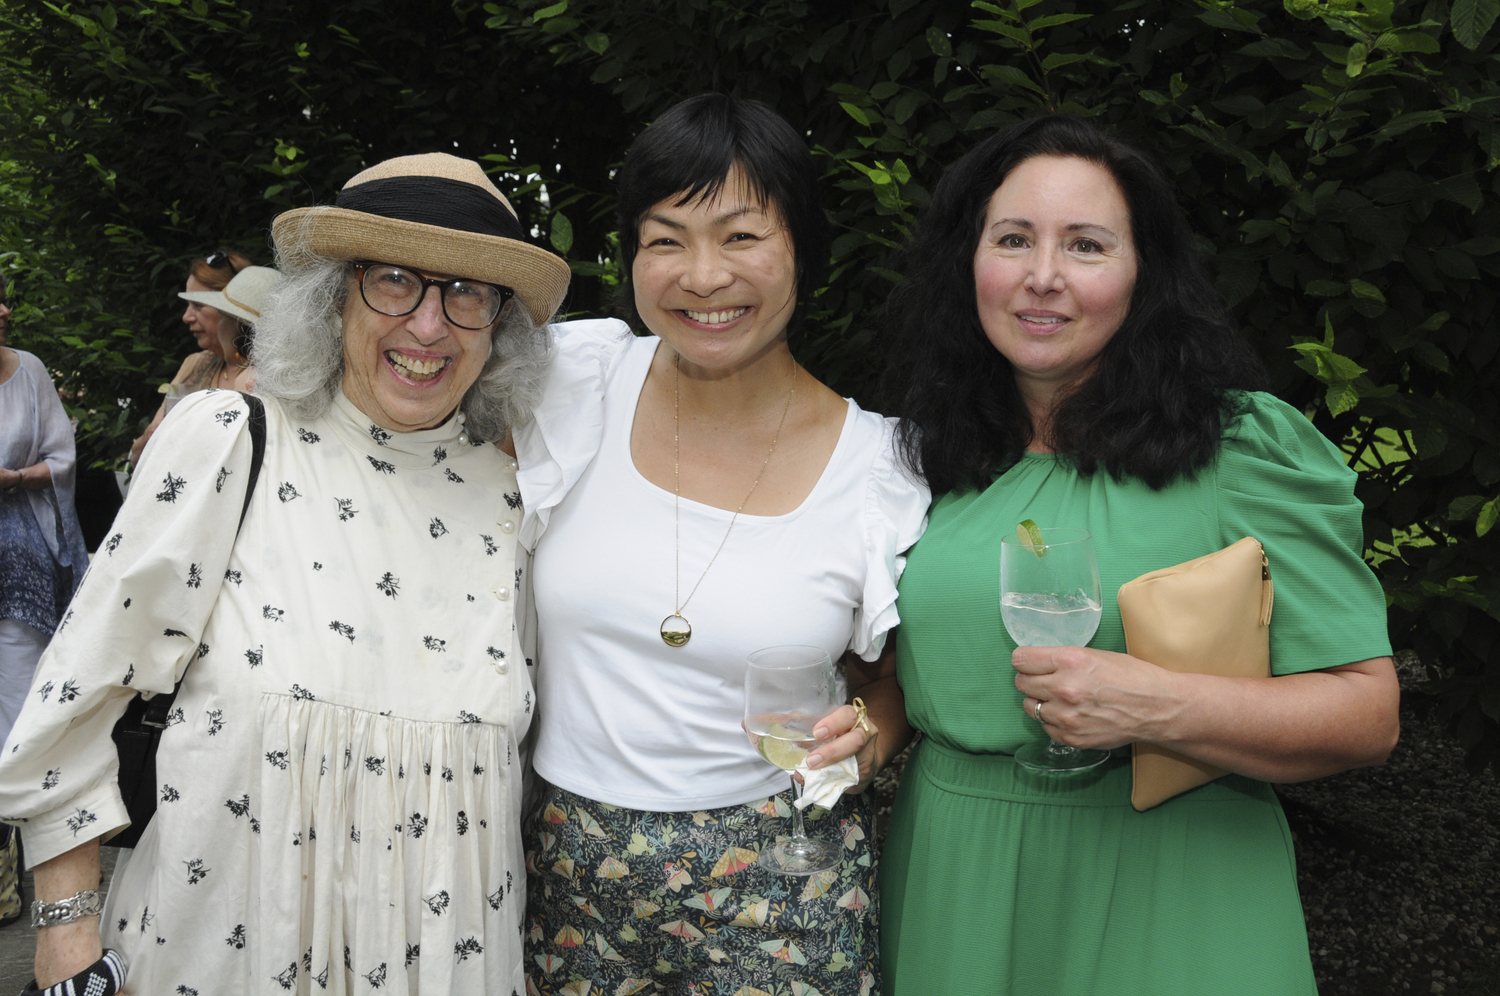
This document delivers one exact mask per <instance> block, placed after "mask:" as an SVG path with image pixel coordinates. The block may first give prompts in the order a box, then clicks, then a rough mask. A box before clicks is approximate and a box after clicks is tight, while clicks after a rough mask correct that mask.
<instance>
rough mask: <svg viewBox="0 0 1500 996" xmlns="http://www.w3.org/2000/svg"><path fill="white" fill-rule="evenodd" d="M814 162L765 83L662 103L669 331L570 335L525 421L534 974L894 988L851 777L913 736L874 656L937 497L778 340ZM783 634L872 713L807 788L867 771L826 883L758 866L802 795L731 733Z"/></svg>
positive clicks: (635, 251)
mask: <svg viewBox="0 0 1500 996" xmlns="http://www.w3.org/2000/svg"><path fill="white" fill-rule="evenodd" d="M816 178H817V171H816V169H815V167H814V165H813V161H812V157H811V155H809V153H808V151H807V148H806V146H805V145H804V144H803V142H802V140H801V139H800V138H799V137H798V135H797V133H796V132H795V131H794V130H793V129H792V128H791V127H790V126H789V125H788V124H787V123H786V122H785V121H784V120H782V119H781V118H780V117H779V116H777V114H776V113H775V112H774V111H772V110H771V109H770V108H768V107H766V106H765V105H763V104H760V103H758V102H755V101H749V100H741V99H738V98H734V97H728V96H723V95H718V94H706V95H703V96H699V97H695V98H692V99H690V100H687V101H684V102H683V103H681V104H678V105H677V106H676V107H674V108H672V109H671V110H669V111H667V112H666V113H665V114H663V115H662V116H661V117H659V118H658V119H657V120H656V122H655V123H654V124H653V125H652V126H651V127H650V128H648V129H646V130H645V131H644V132H643V133H642V134H641V135H640V136H639V137H638V138H637V139H636V141H635V143H634V144H633V145H632V146H631V148H630V151H629V153H628V154H627V157H626V160H625V166H624V168H623V169H622V170H621V171H620V175H619V187H620V190H619V194H620V217H621V232H620V245H621V248H622V251H623V256H624V263H625V270H626V272H627V273H628V274H629V275H630V285H631V289H632V290H633V311H634V317H636V318H638V319H639V322H640V324H641V325H644V326H645V328H646V329H648V330H649V331H650V332H651V333H654V334H653V335H649V336H643V337H636V336H634V335H632V334H631V333H630V330H629V328H628V327H627V326H626V325H625V324H624V323H622V322H617V321H608V320H606V321H588V322H570V323H566V324H562V325H558V326H554V333H555V336H556V342H557V346H558V356H557V363H556V367H555V369H554V372H553V374H552V376H551V379H550V380H549V382H548V385H547V389H546V394H545V397H544V399H543V401H542V403H541V404H540V406H539V407H538V408H537V411H536V417H535V420H534V421H533V422H531V423H529V424H528V425H526V426H524V427H521V428H518V429H517V431H516V446H517V456H518V459H519V460H520V462H521V472H520V483H521V491H522V496H523V498H524V505H525V510H526V511H525V519H524V521H523V525H522V532H521V542H522V544H523V545H525V546H527V547H528V548H530V549H532V550H534V552H535V559H534V562H533V567H532V570H533V577H532V581H533V584H534V591H535V598H536V606H537V611H538V615H539V631H538V654H539V662H538V663H539V668H538V671H539V675H540V684H539V688H538V697H539V710H538V713H537V719H536V723H537V725H538V736H537V740H536V745H535V751H534V763H535V767H536V771H537V774H538V775H540V776H541V778H542V779H543V780H544V785H543V794H542V798H541V801H540V802H539V804H538V805H537V807H536V809H535V811H534V812H533V814H532V815H531V817H530V818H529V820H528V821H527V826H526V830H525V833H526V840H527V863H528V870H529V872H530V882H529V886H528V902H529V906H528V914H527V930H528V935H527V936H528V955H529V956H530V957H528V961H527V964H528V971H529V973H530V982H531V984H532V985H533V986H534V987H535V991H537V992H540V993H543V994H552V993H581V992H597V991H600V990H599V989H595V988H592V987H595V986H597V987H601V988H602V991H604V992H606V993H635V992H638V991H642V990H645V989H647V988H649V987H650V986H651V985H652V984H653V983H654V984H655V985H656V986H657V987H658V988H657V989H656V990H655V991H660V992H671V993H687V992H693V993H699V992H704V993H707V992H712V993H722V994H726V996H728V994H733V993H736V992H738V991H741V990H742V989H745V988H747V987H748V988H749V989H751V990H754V991H766V990H769V989H772V988H775V989H776V990H777V991H786V992H793V993H810V992H819V993H823V994H825V996H842V994H850V996H853V994H861V996H868V994H869V993H870V992H872V991H873V990H875V989H877V988H878V985H879V961H878V958H879V954H878V939H877V915H876V910H875V908H874V906H873V902H874V900H873V897H874V896H875V894H876V889H875V884H874V878H875V853H874V848H873V837H874V834H875V825H874V816H875V810H874V804H873V800H872V798H871V797H870V794H869V793H866V792H865V791H864V790H865V788H866V787H867V786H868V784H869V781H870V779H871V778H872V777H873V776H874V773H875V772H876V771H877V770H878V769H879V767H880V766H881V765H882V764H884V763H885V762H886V761H887V760H889V757H888V756H887V754H888V753H889V751H883V750H882V744H883V743H885V744H889V743H891V742H904V739H905V737H904V736H900V737H895V738H894V739H893V738H892V736H891V734H893V733H903V734H904V729H903V728H904V726H905V723H906V717H905V709H904V705H903V703H902V700H901V695H900V690H899V688H897V686H896V683H895V675H894V667H893V666H891V662H890V660H889V659H888V658H887V659H885V660H884V661H882V659H881V651H882V647H883V645H884V642H885V636H886V633H887V632H888V631H889V630H890V629H891V627H893V626H894V625H896V622H897V616H896V610H895V601H896V580H897V577H898V575H899V573H900V568H901V565H902V562H903V559H902V556H901V555H902V553H903V552H904V551H905V550H906V549H907V548H908V547H909V546H910V545H911V544H912V543H914V542H915V541H916V539H917V537H918V536H919V535H920V534H921V531H922V527H923V524H924V521H925V519H924V516H925V513H926V510H927V504H928V500H929V496H928V493H927V490H926V488H925V487H924V486H923V485H921V484H920V483H918V482H915V481H913V480H911V479H910V478H909V477H907V476H906V475H905V474H904V473H903V472H902V471H901V470H900V469H899V463H898V461H897V460H896V458H895V457H894V456H893V452H892V445H891V436H892V424H891V422H890V421H889V420H887V419H884V418H882V417H881V416H879V415H875V414H873V413H870V412H865V411H862V410H860V408H859V406H858V405H856V404H855V403H854V402H853V401H849V400H845V399H843V398H840V397H839V396H838V395H836V394H835V393H834V392H832V391H831V390H829V389H828V388H827V387H825V386H824V385H822V384H821V383H819V382H818V381H817V380H816V379H814V378H813V377H812V375H811V374H809V373H808V372H807V371H806V370H804V369H803V368H802V367H801V366H799V365H798V363H797V361H796V360H795V359H794V358H793V356H792V353H791V351H790V349H789V348H788V346H787V330H788V326H789V325H790V324H791V323H792V321H793V316H794V313H795V311H796V305H797V296H798V294H799V292H801V293H803V294H806V293H809V292H810V291H811V290H812V289H813V288H816V287H818V286H819V285H820V283H821V275H822V269H823V265H824V262H825V261H826V260H827V258H828V226H827V221H826V219H825V218H824V215H823V212H822V209H821V208H820V207H819V204H818V197H817V189H816ZM684 637H686V639H684ZM782 644H806V645H814V646H818V647H821V648H823V649H825V650H826V651H827V652H828V654H829V656H830V657H831V658H832V659H833V660H835V661H839V660H843V661H844V662H845V673H846V675H847V685H848V689H847V691H848V692H849V693H851V694H852V695H858V696H860V697H862V698H863V700H864V702H865V703H866V704H867V705H868V709H869V714H868V719H866V720H864V722H863V725H861V723H860V721H859V720H858V719H857V718H856V710H855V709H854V708H853V707H851V706H844V707H842V708H840V709H839V710H837V711H836V712H834V713H831V714H830V715H829V716H828V717H827V718H826V720H825V723H824V725H825V726H826V732H825V733H824V734H823V736H822V737H820V739H828V740H829V741H830V742H828V743H827V744H826V745H824V746H822V747H820V748H818V749H817V750H816V751H815V752H814V755H813V756H811V757H809V759H808V763H809V766H810V767H812V768H813V769H815V771H814V774H813V776H812V778H813V780H814V781H818V780H820V777H821V780H823V781H825V782H826V781H827V780H828V778H829V775H828V774H827V771H828V769H829V768H830V767H831V766H833V765H835V763H836V762H840V761H842V760H844V759H845V758H848V757H851V756H852V757H856V758H857V759H858V770H859V776H858V783H857V784H855V785H852V786H850V787H849V789H848V791H847V793H846V794H844V795H841V796H840V795H834V796H833V798H834V799H836V800H837V801H836V802H834V803H833V808H832V810H831V811H827V812H826V813H824V812H823V811H821V810H818V809H816V808H814V809H811V810H809V811H808V812H809V815H810V818H809V820H808V826H809V833H810V834H812V835H814V836H822V837H825V838H831V839H837V840H841V841H842V843H843V851H842V853H843V860H842V861H841V863H840V864H838V865H837V866H835V867H834V868H832V869H829V870H826V871H822V872H819V873H817V874H814V875H811V876H801V877H794V876H788V875H780V874H776V873H774V872H771V871H768V870H766V869H765V868H763V867H761V866H759V865H756V864H755V860H756V856H757V853H758V852H759V850H760V849H761V848H762V847H765V846H769V845H770V844H773V843H775V841H776V838H777V837H778V836H784V835H786V834H787V833H788V832H789V824H790V820H789V816H790V813H791V810H790V803H791V792H790V791H789V789H788V783H787V781H786V776H785V774H784V773H783V772H782V771H781V770H779V769H778V768H775V767H773V766H772V765H770V764H768V763H767V762H766V761H765V760H764V759H763V758H761V757H760V756H759V755H758V754H757V753H756V751H755V750H754V749H753V748H752V746H751V744H750V742H749V740H748V738H747V737H746V735H745V732H744V730H743V729H742V728H741V722H740V721H741V717H742V714H743V707H744V692H743V687H744V684H743V682H744V673H745V669H746V658H747V657H748V655H749V654H750V653H752V652H753V651H755V650H758V649H761V648H764V647H768V646H774V645H782ZM882 729H883V730H885V731H886V732H887V736H886V737H885V738H881V737H880V736H879V735H878V731H879V730H882ZM820 754H821V755H822V756H821V757H818V756H817V755H820ZM820 771H821V772H823V773H824V774H822V775H821V776H820V775H819V772H820ZM835 784H836V783H835ZM835 791H836V789H835ZM773 983H775V984H776V985H774V986H773Z"/></svg>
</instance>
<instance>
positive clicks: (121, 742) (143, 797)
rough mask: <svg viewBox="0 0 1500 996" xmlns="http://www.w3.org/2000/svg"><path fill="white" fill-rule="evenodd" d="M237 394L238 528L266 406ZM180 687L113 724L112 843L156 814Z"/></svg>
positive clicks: (255, 474) (125, 843)
mask: <svg viewBox="0 0 1500 996" xmlns="http://www.w3.org/2000/svg"><path fill="white" fill-rule="evenodd" d="M240 397H242V398H244V399H245V404H246V405H247V406H249V408H250V420H249V429H250V474H249V479H248V480H247V481H246V482H245V503H244V504H243V505H242V506H240V522H239V527H243V526H244V525H245V516H246V515H248V514H249V512H250V498H251V496H252V495H254V494H255V482H256V481H257V480H259V478H260V467H261V464H262V463H264V462H265V456H266V406H265V404H264V403H263V402H262V401H261V400H260V399H259V398H257V397H255V396H253V395H249V394H244V393H243V392H242V393H241V394H240ZM239 527H237V528H236V529H235V536H236V537H238V536H239ZM194 659H195V660H196V658H194ZM191 666H192V661H189V662H188V667H191ZM182 675H183V677H186V676H187V668H183V670H182ZM180 688H182V678H181V677H179V678H178V679H177V684H176V685H175V686H174V687H173V688H172V691H171V692H169V693H163V694H159V695H155V696H153V697H152V698H151V699H149V700H147V699H142V698H141V697H140V696H139V695H137V696H136V697H135V698H133V699H131V700H130V705H129V706H127V707H126V709H125V714H124V715H123V716H121V717H120V720H119V722H117V723H115V729H114V733H113V734H112V736H113V737H114V741H115V750H116V752H117V753H118V754H119V756H120V775H119V783H120V795H121V796H122V797H123V798H124V800H125V808H126V810H127V811H128V812H129V813H130V826H129V827H127V828H126V829H124V830H121V831H120V832H119V833H118V834H116V835H115V836H114V837H113V838H111V839H110V841H109V843H110V846H112V847H134V846H135V845H136V841H138V840H140V837H141V832H142V831H143V830H145V829H146V824H147V823H149V822H150V820H151V816H152V814H154V813H155V812H156V748H157V745H158V744H159V743H160V742H161V734H162V731H163V730H165V729H166V728H167V719H168V717H169V716H170V715H171V712H172V703H173V702H175V701H176V700H177V691H178V689H180Z"/></svg>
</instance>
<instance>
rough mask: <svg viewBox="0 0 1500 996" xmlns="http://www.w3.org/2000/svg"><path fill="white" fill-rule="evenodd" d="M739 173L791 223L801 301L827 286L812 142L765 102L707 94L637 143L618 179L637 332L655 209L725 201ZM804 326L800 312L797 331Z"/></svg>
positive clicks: (626, 287) (677, 109)
mask: <svg viewBox="0 0 1500 996" xmlns="http://www.w3.org/2000/svg"><path fill="white" fill-rule="evenodd" d="M736 166H738V167H739V168H740V175H741V176H743V177H744V178H745V183H746V185H747V186H748V187H749V193H750V195H751V196H752V197H754V198H755V199H756V200H757V201H759V202H760V203H761V204H762V205H763V206H765V205H773V206H775V208H776V209H777V211H779V212H780V213H781V217H782V220H783V221H784V222H785V223H786V227H787V233H788V235H789V236H790V237H791V243H792V252H793V254H794V256H795V258H796V262H795V267H796V269H795V273H794V276H795V278H796V281H797V286H796V292H797V295H798V297H802V296H804V295H807V294H811V293H812V292H813V291H815V290H817V289H818V288H819V287H821V286H822V285H823V274H824V273H825V272H826V271H827V268H828V257H829V253H830V246H831V235H830V234H829V226H828V217H827V215H825V214H824V213H823V207H822V205H821V203H820V202H819V200H818V168H817V166H816V165H815V164H814V163H813V157H812V153H811V152H809V151H808V149H807V142H806V141H804V140H803V138H802V136H800V135H798V134H797V131H796V129H794V128H793V127H792V126H791V125H790V124H788V123H787V121H786V119H785V118H783V117H782V116H781V115H780V114H777V113H776V112H775V111H774V110H772V109H771V108H770V107H769V106H767V105H766V104H763V103H761V102H760V101H758V100H748V99H746V98H744V97H736V96H733V95H731V94H725V93H700V94H699V95H698V96H696V97H689V98H688V99H687V100H684V101H682V102H681V103H678V104H674V105H673V106H672V107H671V108H669V109H668V110H667V111H666V112H664V113H663V114H662V115H661V116H660V117H658V118H657V119H656V120H655V121H654V122H652V124H651V125H650V127H648V128H647V129H646V130H645V131H643V132H641V133H640V134H639V135H637V136H636V139H635V141H634V142H632V143H631V144H630V148H629V150H628V151H626V153H625V165H624V166H623V167H621V168H620V173H619V176H618V177H617V178H616V180H617V183H618V188H619V212H620V214H619V220H620V256H621V262H622V263H623V268H624V271H625V282H624V284H623V286H622V287H621V294H620V306H621V308H622V310H624V312H625V314H626V316H627V317H628V318H629V320H630V321H631V324H633V325H639V324H640V316H639V315H638V314H637V313H636V310H635V293H634V289H633V287H632V286H631V281H630V274H631V270H632V268H633V267H634V266H635V256H636V252H637V251H638V250H639V249H640V242H641V219H642V218H644V217H645V216H646V212H647V211H650V210H651V206H652V205H654V204H658V203H660V202H662V201H664V200H666V199H667V198H668V197H672V196H674V195H676V196H677V200H676V202H675V203H676V204H677V206H679V207H681V206H682V205H685V204H691V203H692V202H694V201H697V200H700V199H702V200H709V199H712V198H714V197H716V196H718V194H719V192H720V191H721V190H723V189H724V184H725V182H726V181H727V180H728V179H729V172H730V170H732V169H733V168H734V167H736ZM799 311H800V309H799ZM797 318H798V315H797V312H794V313H793V317H792V324H795V323H796V322H797Z"/></svg>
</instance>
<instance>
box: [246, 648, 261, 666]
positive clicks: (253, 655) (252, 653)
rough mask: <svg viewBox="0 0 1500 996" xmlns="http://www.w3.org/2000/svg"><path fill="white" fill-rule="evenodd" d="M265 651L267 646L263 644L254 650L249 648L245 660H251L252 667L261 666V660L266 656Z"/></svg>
mask: <svg viewBox="0 0 1500 996" xmlns="http://www.w3.org/2000/svg"><path fill="white" fill-rule="evenodd" d="M265 651H266V648H265V647H263V646H262V647H256V648H255V649H254V650H247V651H245V660H247V661H249V662H250V666H251V667H260V664H261V661H262V659H264V656H265Z"/></svg>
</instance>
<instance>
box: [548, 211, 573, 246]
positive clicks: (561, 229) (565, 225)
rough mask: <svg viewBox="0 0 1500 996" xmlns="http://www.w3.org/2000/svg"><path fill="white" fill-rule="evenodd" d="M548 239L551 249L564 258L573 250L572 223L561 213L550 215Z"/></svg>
mask: <svg viewBox="0 0 1500 996" xmlns="http://www.w3.org/2000/svg"><path fill="white" fill-rule="evenodd" d="M548 239H549V240H550V241H551V242H552V248H554V249H556V250H557V251H558V252H560V253H562V254H563V255H564V256H566V255H567V254H568V250H569V249H572V248H573V223H572V222H571V221H569V220H568V216H567V215H565V214H563V213H562V212H561V211H558V212H557V213H555V214H553V215H552V232H551V234H550V235H549V236H548Z"/></svg>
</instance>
